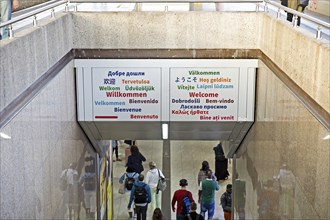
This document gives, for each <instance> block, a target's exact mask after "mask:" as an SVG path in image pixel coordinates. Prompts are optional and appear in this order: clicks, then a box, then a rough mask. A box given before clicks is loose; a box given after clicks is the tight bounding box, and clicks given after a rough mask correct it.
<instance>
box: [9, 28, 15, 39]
mask: <svg viewBox="0 0 330 220" xmlns="http://www.w3.org/2000/svg"><path fill="white" fill-rule="evenodd" d="M8 28H9V39H12V38H13V37H14V31H13V25H9V27H8Z"/></svg>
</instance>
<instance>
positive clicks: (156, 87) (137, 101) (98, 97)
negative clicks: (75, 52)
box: [92, 67, 161, 121]
mask: <svg viewBox="0 0 330 220" xmlns="http://www.w3.org/2000/svg"><path fill="white" fill-rule="evenodd" d="M92 74H93V112H94V118H95V119H96V120H97V119H99V120H105V119H108V120H145V121H150V120H151V121H155V120H156V121H159V120H160V92H161V83H160V79H161V78H160V74H161V72H160V68H147V67H146V68H115V67H110V68H93V72H92Z"/></svg>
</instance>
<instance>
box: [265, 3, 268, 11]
mask: <svg viewBox="0 0 330 220" xmlns="http://www.w3.org/2000/svg"><path fill="white" fill-rule="evenodd" d="M264 11H265V12H268V3H267V2H265V8H264Z"/></svg>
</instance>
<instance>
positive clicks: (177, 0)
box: [70, 0, 263, 3]
mask: <svg viewBox="0 0 330 220" xmlns="http://www.w3.org/2000/svg"><path fill="white" fill-rule="evenodd" d="M261 2H263V0H71V1H70V3H261Z"/></svg>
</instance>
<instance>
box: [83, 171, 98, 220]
mask: <svg viewBox="0 0 330 220" xmlns="http://www.w3.org/2000/svg"><path fill="white" fill-rule="evenodd" d="M79 185H82V186H83V189H84V190H83V192H84V202H85V210H86V217H87V218H88V219H89V218H93V217H94V216H95V213H96V173H95V167H94V165H88V166H85V174H84V175H82V176H81V177H80V179H79Z"/></svg>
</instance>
